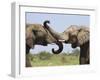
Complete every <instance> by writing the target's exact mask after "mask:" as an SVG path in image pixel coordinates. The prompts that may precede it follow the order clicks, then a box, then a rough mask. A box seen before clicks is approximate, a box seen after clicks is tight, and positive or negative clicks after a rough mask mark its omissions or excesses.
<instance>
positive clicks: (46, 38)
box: [25, 21, 63, 67]
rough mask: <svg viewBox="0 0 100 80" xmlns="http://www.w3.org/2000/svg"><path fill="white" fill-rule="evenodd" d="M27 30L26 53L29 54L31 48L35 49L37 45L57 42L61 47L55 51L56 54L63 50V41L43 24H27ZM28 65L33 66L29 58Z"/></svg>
mask: <svg viewBox="0 0 100 80" xmlns="http://www.w3.org/2000/svg"><path fill="white" fill-rule="evenodd" d="M45 23H46V21H44V24H45ZM25 30H26V33H25V36H26V37H25V41H26V43H25V45H26V55H28V54H29V51H30V49H31V48H32V49H34V46H35V45H42V46H47V45H48V44H52V43H55V44H57V45H58V47H59V49H58V50H56V51H55V54H58V53H60V52H61V51H62V50H63V44H62V42H60V41H58V40H57V39H56V38H55V37H53V36H52V35H51V33H50V32H49V31H48V30H47V29H46V28H45V27H44V26H43V25H42V24H26V29H25ZM26 57H27V56H26ZM26 66H27V67H29V66H31V63H30V62H29V59H28V58H26Z"/></svg>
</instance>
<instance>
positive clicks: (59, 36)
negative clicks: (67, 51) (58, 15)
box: [44, 21, 63, 54]
mask: <svg viewBox="0 0 100 80" xmlns="http://www.w3.org/2000/svg"><path fill="white" fill-rule="evenodd" d="M47 23H50V21H45V22H44V28H45V29H47V30H48V31H49V32H50V34H51V35H52V36H53V37H54V38H55V39H56V40H57V41H56V42H55V43H56V44H57V45H58V46H59V49H58V50H54V48H53V49H52V52H53V53H54V54H59V53H60V52H62V50H63V44H62V43H61V42H60V41H59V39H62V37H61V34H59V33H58V32H56V31H54V30H53V29H52V28H50V27H49V26H48V25H47Z"/></svg>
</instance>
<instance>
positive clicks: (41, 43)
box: [36, 40, 48, 46]
mask: <svg viewBox="0 0 100 80" xmlns="http://www.w3.org/2000/svg"><path fill="white" fill-rule="evenodd" d="M36 44H37V45H42V46H47V45H48V43H47V41H45V40H43V41H36Z"/></svg>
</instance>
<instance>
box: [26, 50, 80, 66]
mask: <svg viewBox="0 0 100 80" xmlns="http://www.w3.org/2000/svg"><path fill="white" fill-rule="evenodd" d="M27 57H28V58H29V60H30V61H31V64H32V66H33V67H35V66H62V65H78V64H79V55H75V54H69V55H68V54H62V53H61V54H50V53H48V52H40V53H39V54H34V55H33V54H28V55H27Z"/></svg>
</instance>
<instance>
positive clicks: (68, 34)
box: [44, 21, 90, 64]
mask: <svg viewBox="0 0 100 80" xmlns="http://www.w3.org/2000/svg"><path fill="white" fill-rule="evenodd" d="M48 23H50V22H49V21H48ZM44 26H45V28H47V29H48V31H49V32H50V33H51V34H52V35H53V36H54V37H55V38H56V39H58V40H59V41H60V42H62V43H66V44H71V46H72V48H76V47H80V59H79V63H80V64H89V63H90V61H89V60H90V56H89V54H90V53H89V52H90V51H89V42H90V40H89V38H90V31H89V28H88V27H84V26H77V25H71V26H70V27H69V28H67V29H66V30H65V31H64V32H63V33H58V32H56V31H54V30H53V29H52V28H50V27H49V26H48V25H44Z"/></svg>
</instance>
